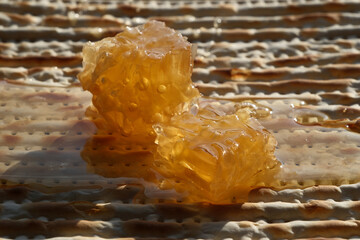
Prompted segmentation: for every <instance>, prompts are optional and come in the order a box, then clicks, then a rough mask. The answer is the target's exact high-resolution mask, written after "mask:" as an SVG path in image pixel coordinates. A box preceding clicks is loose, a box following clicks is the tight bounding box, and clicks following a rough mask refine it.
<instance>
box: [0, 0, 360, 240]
mask: <svg viewBox="0 0 360 240" xmlns="http://www.w3.org/2000/svg"><path fill="white" fill-rule="evenodd" d="M359 11H360V3H359V2H358V1H347V0H340V1H330V0H248V1H247V0H226V1H205V0H204V1H201V0H199V1H187V0H185V1H184V0H183V1H140V0H133V1H124V2H117V1H113V0H103V1H100V0H91V1H77V0H69V1H67V0H62V1H61V0H59V1H37V0H27V1H17V0H14V1H6V0H2V1H0V25H1V26H0V39H1V42H0V79H1V80H2V81H1V82H0V89H1V90H0V92H1V94H0V131H1V138H0V174H1V176H0V179H1V181H0V186H1V189H0V203H1V205H0V237H1V238H4V239H7V238H10V239H15V238H17V239H28V238H30V239H33V238H36V239H44V238H45V239H60V238H61V239H89V238H90V237H91V239H106V238H137V239H139V238H140V239H142V238H144V239H159V238H160V239H184V238H190V239H205V238H206V239H207V238H209V239H213V238H217V239H228V238H230V239H231V238H232V239H314V238H319V239H324V238H325V239H326V238H329V239H330V238H331V239H346V238H359V237H360V227H359V224H360V222H359V221H358V220H357V219H359V209H360V208H359V201H358V200H359V197H360V184H357V182H358V181H359V173H358V163H359V161H360V156H359V155H360V135H359V134H358V133H357V132H356V129H358V128H356V126H358V125H359V124H358V122H356V120H357V119H358V116H359V113H360V108H359V104H358V101H359V77H360V67H359V64H358V63H359V60H360V52H359V47H360V45H359V34H360V32H359V25H358V21H359V19H360V14H359ZM148 19H157V20H161V21H164V22H165V23H166V24H167V25H168V26H169V27H172V28H174V29H176V30H177V31H179V32H180V33H182V34H183V35H184V36H186V37H187V38H188V40H189V41H190V42H192V43H193V44H196V45H197V49H198V50H197V57H196V59H195V66H194V72H193V75H192V79H193V81H194V82H195V84H196V85H197V87H198V88H199V90H200V91H201V93H202V94H203V95H204V96H205V97H211V98H213V99H218V100H222V99H227V100H232V101H235V102H236V101H241V100H244V99H250V100H255V101H257V103H259V104H262V105H264V106H268V107H269V108H271V109H272V110H273V114H272V117H271V119H267V120H265V121H263V122H262V124H263V125H264V126H265V127H266V128H268V129H269V130H270V131H271V132H272V133H273V134H274V136H275V137H276V139H277V141H278V143H279V144H278V149H277V151H276V155H277V157H278V158H279V159H280V160H281V161H283V164H284V171H283V172H282V175H281V176H279V180H278V181H277V182H276V183H274V186H273V188H274V189H269V188H263V189H258V190H254V191H252V192H251V193H250V195H249V200H248V202H246V203H240V202H238V201H237V200H236V199H234V200H233V204H230V205H226V206H221V205H219V206H218V205H206V204H188V203H182V202H179V201H178V200H177V199H168V198H166V196H164V198H159V197H158V198H151V197H149V196H148V195H147V193H146V192H144V187H143V185H142V184H143V182H141V180H134V179H124V178H105V177H102V176H100V175H96V174H92V173H90V172H89V171H87V169H88V168H89V167H91V166H87V165H86V162H85V161H83V160H82V159H81V157H80V154H79V153H80V152H81V150H82V147H83V145H84V144H85V142H86V141H87V139H88V138H89V137H91V136H92V134H94V133H95V132H96V128H95V127H94V125H93V124H92V123H91V121H89V120H88V119H86V118H85V117H84V113H85V109H86V107H87V106H88V105H89V104H90V99H91V96H90V94H89V93H87V92H84V91H82V89H81V87H80V86H79V82H78V80H77V77H76V76H77V74H78V73H79V72H80V71H81V62H82V56H81V50H82V46H83V44H84V43H85V42H87V41H96V40H99V39H102V38H104V37H107V36H113V35H115V34H116V33H118V32H119V31H122V30H123V29H124V28H125V27H126V26H136V25H139V24H143V23H145V22H146V21H147V20H148ZM301 116H306V117H307V121H308V122H310V123H317V122H319V121H320V120H321V119H323V118H326V117H328V118H330V119H345V120H344V121H345V123H347V124H355V125H354V128H353V129H352V130H353V131H349V129H346V126H343V127H339V128H328V127H321V126H302V125H299V124H297V123H296V122H295V121H294V119H293V118H296V117H301ZM346 121H347V122H346ZM109 134H111V133H109ZM126 164H129V166H124V167H133V168H141V165H136V164H137V163H126Z"/></svg>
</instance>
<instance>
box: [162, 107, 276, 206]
mask: <svg viewBox="0 0 360 240" xmlns="http://www.w3.org/2000/svg"><path fill="white" fill-rule="evenodd" d="M250 115H251V111H250V109H239V110H237V111H236V112H235V113H233V114H228V115H226V114H225V113H224V112H222V111H219V109H215V108H212V107H211V106H207V107H205V108H200V110H199V112H198V113H197V114H192V113H190V112H185V113H183V114H182V115H178V116H175V117H173V118H172V119H171V123H170V124H159V125H156V126H155V129H156V133H157V139H156V143H157V144H158V149H157V155H156V156H155V166H156V171H157V172H159V173H160V174H161V175H162V176H163V180H162V183H161V187H162V188H163V189H171V188H174V189H176V191H177V192H180V193H184V195H186V196H187V197H186V198H187V200H188V201H191V202H211V203H222V204H224V203H231V201H232V200H233V199H234V198H236V200H237V201H238V200H246V197H247V195H248V193H249V192H250V190H252V189H254V188H257V187H262V186H266V185H267V186H269V185H268V184H269V183H270V182H271V181H273V180H274V175H275V174H276V173H277V172H278V171H279V169H280V162H279V161H277V160H276V158H275V156H274V151H275V146H276V140H275V138H274V137H273V136H272V135H271V134H270V133H269V132H268V131H267V130H266V129H264V128H263V127H262V126H261V125H260V124H259V123H258V122H257V120H255V119H254V118H252V117H251V116H250Z"/></svg>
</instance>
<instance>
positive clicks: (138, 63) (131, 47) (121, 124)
mask: <svg viewBox="0 0 360 240" xmlns="http://www.w3.org/2000/svg"><path fill="white" fill-rule="evenodd" d="M83 57H84V62H83V65H84V70H83V72H82V73H80V74H79V80H80V82H81V84H82V86H83V88H84V89H85V90H88V91H90V92H91V93H92V94H93V99H92V103H93V107H92V109H91V114H90V115H91V116H92V117H94V116H95V118H97V120H96V123H97V127H98V128H99V130H105V131H109V132H117V133H120V134H121V135H123V136H126V137H129V139H132V140H131V141H135V142H136V141H144V138H149V139H150V140H149V141H151V140H153V139H154V132H153V128H152V125H153V124H154V123H163V122H167V121H168V120H169V119H170V118H171V117H172V116H174V115H175V114H180V113H181V112H183V111H184V110H186V108H187V106H188V103H189V102H191V100H192V99H193V98H195V97H199V95H200V94H199V91H198V90H197V89H196V88H194V86H193V84H192V82H191V78H190V77H191V73H192V64H193V59H192V52H191V44H190V43H189V42H187V41H186V39H184V38H183V37H182V36H181V34H180V33H177V32H175V31H174V30H172V29H170V28H168V27H166V26H165V24H164V23H162V22H157V21H150V22H148V23H146V24H145V25H144V26H141V27H136V28H127V29H126V30H125V31H124V32H122V33H119V34H118V35H116V36H115V37H113V38H105V39H103V40H101V41H99V42H96V43H88V44H86V45H85V47H84V49H83ZM96 115H97V116H96ZM149 136H150V137H149Z"/></svg>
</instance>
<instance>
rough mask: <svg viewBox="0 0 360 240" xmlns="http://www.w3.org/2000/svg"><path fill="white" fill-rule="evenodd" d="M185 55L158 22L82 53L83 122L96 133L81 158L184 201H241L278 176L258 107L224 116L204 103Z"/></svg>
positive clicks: (93, 167)
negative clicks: (86, 100) (88, 96)
mask: <svg viewBox="0 0 360 240" xmlns="http://www.w3.org/2000/svg"><path fill="white" fill-rule="evenodd" d="M191 52H192V48H191V44H190V43H188V42H187V41H186V40H185V39H184V38H183V37H182V36H181V34H179V33H176V32H175V31H174V30H172V29H170V28H167V27H166V26H165V25H164V23H160V22H156V21H150V22H148V23H146V24H145V25H144V26H140V27H136V28H128V29H126V30H125V31H124V32H122V33H120V34H118V35H116V36H115V37H114V38H105V39H103V40H101V41H100V42H96V43H89V44H87V45H86V46H85V47H84V50H83V55H84V70H83V72H82V73H81V74H80V75H79V79H80V81H81V83H82V86H83V88H84V89H85V90H89V91H90V92H91V93H92V94H93V97H92V103H93V106H91V107H89V108H88V110H87V116H89V117H92V118H93V119H94V121H95V123H96V125H97V127H98V130H99V132H98V134H97V135H96V136H94V137H93V138H91V139H89V140H88V142H87V144H85V146H84V150H83V152H82V154H81V156H82V157H83V159H84V160H85V161H86V162H87V163H88V170H90V171H91V172H94V173H97V174H100V175H102V176H106V177H130V178H141V179H144V180H146V181H148V182H152V183H154V184H156V185H157V186H158V188H160V189H161V190H169V189H170V191H171V190H175V191H176V192H177V194H178V195H180V196H182V198H183V199H185V200H186V201H190V202H211V203H219V204H223V203H229V202H230V201H232V199H233V198H234V197H235V198H237V199H241V200H246V197H247V194H248V193H249V191H250V190H252V189H254V188H257V187H262V186H270V185H269V183H270V182H272V180H273V179H274V175H275V174H276V173H277V171H278V170H279V168H280V162H279V161H277V160H276V158H275V156H274V151H275V145H276V140H275V139H274V137H273V136H272V135H271V134H270V133H269V132H268V131H267V130H265V129H264V128H263V127H262V126H261V125H260V124H259V123H258V122H257V121H256V119H255V118H253V117H252V116H258V115H259V109H256V108H254V106H253V105H254V104H250V103H246V104H237V106H238V107H234V108H233V109H232V110H230V111H229V110H227V111H225V110H224V109H222V108H221V107H219V106H218V107H215V105H211V104H207V102H208V101H209V100H206V99H201V98H200V93H199V91H198V90H197V89H196V88H194V85H193V83H192V81H191V74H192V53H191ZM239 106H240V107H239ZM241 106H242V107H241ZM266 113H267V112H266ZM260 115H261V116H262V115H264V114H260ZM260 115H259V116H260ZM265 115H266V114H265ZM107 132H111V133H112V135H111V136H106V133H107ZM135 163H138V164H135ZM140 165H141V166H142V167H143V166H145V168H142V169H143V170H142V171H139V169H138V167H137V166H140Z"/></svg>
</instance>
